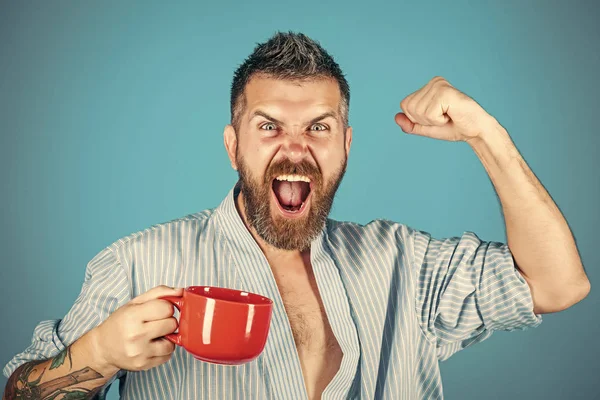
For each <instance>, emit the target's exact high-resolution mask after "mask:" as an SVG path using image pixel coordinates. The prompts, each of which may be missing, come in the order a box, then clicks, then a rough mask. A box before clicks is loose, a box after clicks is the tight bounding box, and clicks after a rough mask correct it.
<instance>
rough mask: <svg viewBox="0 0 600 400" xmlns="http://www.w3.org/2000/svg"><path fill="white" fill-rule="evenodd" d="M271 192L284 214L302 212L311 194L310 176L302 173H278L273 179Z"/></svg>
mask: <svg viewBox="0 0 600 400" xmlns="http://www.w3.org/2000/svg"><path fill="white" fill-rule="evenodd" d="M271 186H272V188H273V193H274V195H275V198H276V199H277V203H278V204H279V208H280V209H281V211H283V212H284V213H285V214H302V211H304V209H305V205H306V203H307V202H308V199H309V197H310V194H311V181H310V178H309V177H307V176H304V175H279V176H277V177H276V178H275V179H273V183H272V185H271Z"/></svg>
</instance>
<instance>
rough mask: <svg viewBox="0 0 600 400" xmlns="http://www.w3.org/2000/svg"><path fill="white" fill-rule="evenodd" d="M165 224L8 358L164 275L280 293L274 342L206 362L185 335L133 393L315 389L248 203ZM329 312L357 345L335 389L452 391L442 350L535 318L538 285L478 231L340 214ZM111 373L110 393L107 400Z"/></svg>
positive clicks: (399, 394)
mask: <svg viewBox="0 0 600 400" xmlns="http://www.w3.org/2000/svg"><path fill="white" fill-rule="evenodd" d="M236 194H237V189H236V188H234V189H232V190H231V192H230V193H229V195H228V196H227V197H226V198H225V200H224V201H223V202H222V203H221V205H220V206H219V207H217V208H216V209H211V210H206V211H203V212H200V213H197V214H193V215H188V216H186V217H184V218H180V219H177V220H174V221H170V222H167V223H163V224H159V225H155V226H153V227H151V228H149V229H146V230H144V231H141V232H138V233H135V234H132V235H130V236H128V237H125V238H123V239H120V240H118V241H117V242H115V243H113V244H112V245H110V246H109V247H107V248H106V249H104V250H103V251H102V252H100V253H99V254H98V255H97V256H96V257H94V258H93V259H92V260H91V261H90V263H89V264H88V266H87V269H86V273H85V281H84V283H83V288H82V290H81V293H80V295H79V297H78V298H77V300H76V301H75V304H74V305H73V307H72V308H71V310H70V311H69V312H68V313H67V315H66V316H65V317H64V318H63V319H61V320H51V321H43V322H41V323H40V324H39V325H38V326H37V327H36V329H35V332H34V334H33V339H32V343H31V345H30V346H29V347H28V348H27V349H26V350H25V351H24V352H22V353H20V354H18V355H17V356H15V357H14V358H13V359H12V360H11V361H10V362H9V363H8V364H7V365H6V367H5V368H4V374H5V375H6V376H7V377H8V376H10V374H11V373H12V372H14V370H15V369H16V368H17V367H18V366H20V365H21V364H23V363H25V362H27V361H32V360H40V359H46V358H50V357H53V356H55V355H56V354H57V353H59V352H60V351H61V350H63V349H64V348H65V346H68V345H70V344H71V343H72V342H74V341H75V340H77V339H78V338H79V337H80V336H82V335H83V334H84V333H85V332H87V331H88V330H90V329H92V328H93V327H95V326H97V325H99V324H100V323H101V322H102V321H103V320H105V319H106V318H107V317H108V316H109V315H110V314H111V313H112V312H113V311H115V310H116V309H117V308H118V307H120V306H122V305H123V304H125V303H127V302H128V301H129V300H130V299H131V298H133V297H135V296H137V295H139V294H141V293H143V292H146V291H147V290H149V289H151V288H153V287H155V286H158V285H168V286H175V287H186V286H192V285H211V286H222V287H229V288H237V289H242V290H246V291H250V292H255V293H259V294H262V295H264V296H267V297H269V298H271V299H272V300H273V302H274V304H273V316H272V321H271V329H270V332H269V337H268V340H267V344H266V346H265V350H264V351H263V353H262V354H261V355H260V356H259V357H258V358H257V359H255V360H254V361H252V362H250V363H247V364H244V365H241V366H225V365H214V364H209V363H204V362H201V361H198V360H196V359H195V358H193V357H192V356H191V355H190V354H189V353H187V352H186V351H185V350H183V349H182V348H181V347H178V348H177V349H176V350H175V353H174V354H173V357H172V358H171V360H170V361H169V362H167V363H165V364H163V365H161V366H158V367H156V368H152V369H150V370H148V371H143V372H125V371H122V372H120V373H119V374H118V375H117V377H116V378H115V379H113V381H112V382H111V383H114V381H115V380H116V379H119V390H120V393H121V396H122V398H123V399H131V400H134V399H135V400H137V399H139V400H150V399H161V400H162V399H185V400H191V399H215V400H217V399H218V400H222V399H293V400H296V399H306V398H307V392H306V389H305V386H304V380H303V376H302V369H301V366H300V361H299V358H298V353H297V351H296V348H295V343H294V338H293V335H292V331H291V328H290V323H289V320H288V317H287V315H286V312H285V309H284V305H283V302H282V299H281V296H280V294H279V291H278V288H277V284H276V282H275V279H274V277H273V274H272V272H271V269H270V267H269V264H268V262H267V259H266V258H265V256H264V254H263V253H262V251H261V250H260V248H259V246H258V245H257V243H256V242H255V241H254V239H253V237H252V236H251V234H250V233H249V232H248V230H247V229H246V227H245V225H244V223H243V221H242V219H241V217H240V215H239V214H238V212H237V210H236V206H235V196H236ZM310 257H311V262H312V267H313V269H314V275H315V278H316V281H317V286H318V288H319V292H320V295H321V297H322V300H323V304H324V308H325V312H326V314H327V318H328V320H329V323H330V325H331V328H332V330H333V333H334V335H335V337H336V339H337V341H338V343H339V345H340V347H341V349H342V351H343V359H342V362H341V366H340V369H339V371H338V372H337V374H336V375H335V377H334V378H333V379H332V381H331V382H330V383H329V385H328V386H327V388H326V389H325V391H324V393H323V399H343V398H352V399H354V398H361V399H374V398H375V399H411V400H412V399H441V398H443V393H442V381H441V377H440V369H439V361H442V360H445V359H447V358H448V357H450V356H451V355H452V354H454V353H456V352H457V351H459V350H461V349H463V348H465V347H467V346H470V345H472V344H475V343H478V342H481V341H482V340H484V339H486V338H488V337H489V336H490V335H491V334H492V332H493V331H495V330H505V331H511V330H514V329H525V328H527V327H534V326H537V325H539V324H540V323H541V316H539V315H536V314H534V313H533V301H532V297H531V293H530V291H529V287H528V285H527V283H526V282H525V280H524V279H523V277H522V276H521V275H520V273H519V271H518V270H517V269H516V268H515V265H514V263H513V258H512V255H511V253H510V251H509V249H508V247H507V246H506V245H504V244H501V243H494V242H483V241H481V240H479V239H478V237H477V236H475V235H474V234H473V233H470V232H465V233H464V234H463V235H462V236H461V237H454V238H448V239H445V240H436V239H434V238H432V237H431V236H430V235H429V234H427V233H425V232H421V231H418V230H414V229H411V228H409V227H407V226H405V225H402V224H398V223H395V222H390V221H385V220H375V221H372V222H370V223H368V224H366V225H359V224H356V223H349V222H338V221H334V220H331V219H330V220H328V221H327V223H326V225H325V227H324V229H323V230H322V231H321V233H320V235H319V236H318V237H317V238H316V239H315V240H314V241H313V242H312V244H311V255H310ZM109 385H110V383H109V384H107V385H106V387H105V389H104V390H103V392H102V393H101V394H100V398H104V396H105V393H106V391H107V390H108V387H109Z"/></svg>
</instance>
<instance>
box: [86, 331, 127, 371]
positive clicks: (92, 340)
mask: <svg viewBox="0 0 600 400" xmlns="http://www.w3.org/2000/svg"><path fill="white" fill-rule="evenodd" d="M77 343H78V344H81V349H80V351H81V352H82V353H83V354H84V357H86V358H88V359H89V360H90V364H92V363H93V369H94V370H95V371H97V372H98V373H99V374H100V375H102V376H103V377H104V378H107V379H108V378H110V377H112V376H113V375H115V374H116V373H117V372H119V369H120V368H119V367H117V366H116V365H114V364H113V363H112V362H111V361H110V360H109V358H108V357H107V354H106V350H105V348H104V346H103V345H102V335H101V334H100V332H99V330H98V327H96V328H93V329H92V330H90V331H89V332H87V333H86V334H85V335H83V336H82V337H81V338H80V339H79V340H78V341H77ZM90 366H91V365H90Z"/></svg>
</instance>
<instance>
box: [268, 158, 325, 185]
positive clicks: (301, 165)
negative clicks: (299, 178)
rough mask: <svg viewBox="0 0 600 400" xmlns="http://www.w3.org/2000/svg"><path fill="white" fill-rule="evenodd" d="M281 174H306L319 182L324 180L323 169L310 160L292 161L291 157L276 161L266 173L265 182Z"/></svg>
mask: <svg viewBox="0 0 600 400" xmlns="http://www.w3.org/2000/svg"><path fill="white" fill-rule="evenodd" d="M279 175H304V176H308V177H310V178H311V179H312V180H314V181H316V182H317V183H321V182H322V181H323V175H322V174H321V170H320V169H319V167H317V166H316V165H314V164H312V163H310V162H309V161H306V160H304V161H300V162H296V163H295V162H292V161H290V160H289V159H283V160H280V161H277V162H274V163H273V164H271V165H270V166H269V168H267V172H266V173H265V183H267V184H269V183H271V181H272V180H273V179H275V177H276V176H279Z"/></svg>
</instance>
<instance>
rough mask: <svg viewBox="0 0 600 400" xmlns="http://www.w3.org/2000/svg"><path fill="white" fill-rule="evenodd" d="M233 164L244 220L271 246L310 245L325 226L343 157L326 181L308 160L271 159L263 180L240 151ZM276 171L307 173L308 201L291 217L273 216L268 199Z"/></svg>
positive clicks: (343, 168)
mask: <svg viewBox="0 0 600 400" xmlns="http://www.w3.org/2000/svg"><path fill="white" fill-rule="evenodd" d="M237 164H238V174H239V182H240V192H241V193H242V194H243V196H244V209H245V211H246V218H247V219H248V224H249V225H250V226H251V227H252V228H253V229H254V230H255V231H256V233H257V234H258V235H259V236H260V237H261V238H262V239H263V240H264V241H265V242H266V243H268V244H269V245H271V246H273V247H275V248H278V249H282V250H300V251H303V250H306V249H308V248H310V244H311V242H312V241H313V240H314V239H315V238H316V237H317V236H318V235H319V233H320V232H321V230H322V229H323V227H324V226H325V222H326V221H327V216H328V215H329V212H330V210H331V206H332V205H333V198H334V196H335V193H336V192H337V189H338V187H339V185H340V183H341V182H342V179H343V177H344V174H345V172H346V165H347V158H346V157H344V160H342V163H341V165H340V167H339V168H338V170H337V171H336V172H335V174H334V176H333V177H332V178H331V179H329V180H328V181H327V182H325V181H324V180H323V174H321V171H320V170H319V168H318V167H316V166H315V165H313V164H311V163H310V162H308V161H302V162H300V163H293V162H291V161H290V160H288V159H283V160H281V161H278V162H276V163H273V164H271V165H270V166H269V167H268V168H267V171H266V172H265V175H264V179H263V180H260V179H259V178H256V177H254V176H253V174H252V173H251V172H250V170H249V168H248V167H247V165H246V163H245V162H244V158H243V157H242V156H241V155H240V154H238V155H237ZM279 175H304V176H309V177H311V183H312V186H311V189H310V196H311V198H310V204H308V206H309V209H308V210H307V212H306V214H305V215H304V216H302V217H300V218H294V219H290V218H285V217H283V216H281V215H276V216H275V217H273V215H272V214H273V213H272V212H271V199H272V198H273V197H274V196H273V194H272V193H271V191H272V190H273V189H272V185H273V180H274V179H275V178H276V177H277V176H279ZM275 198H276V196H275ZM275 201H278V200H277V199H275Z"/></svg>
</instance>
